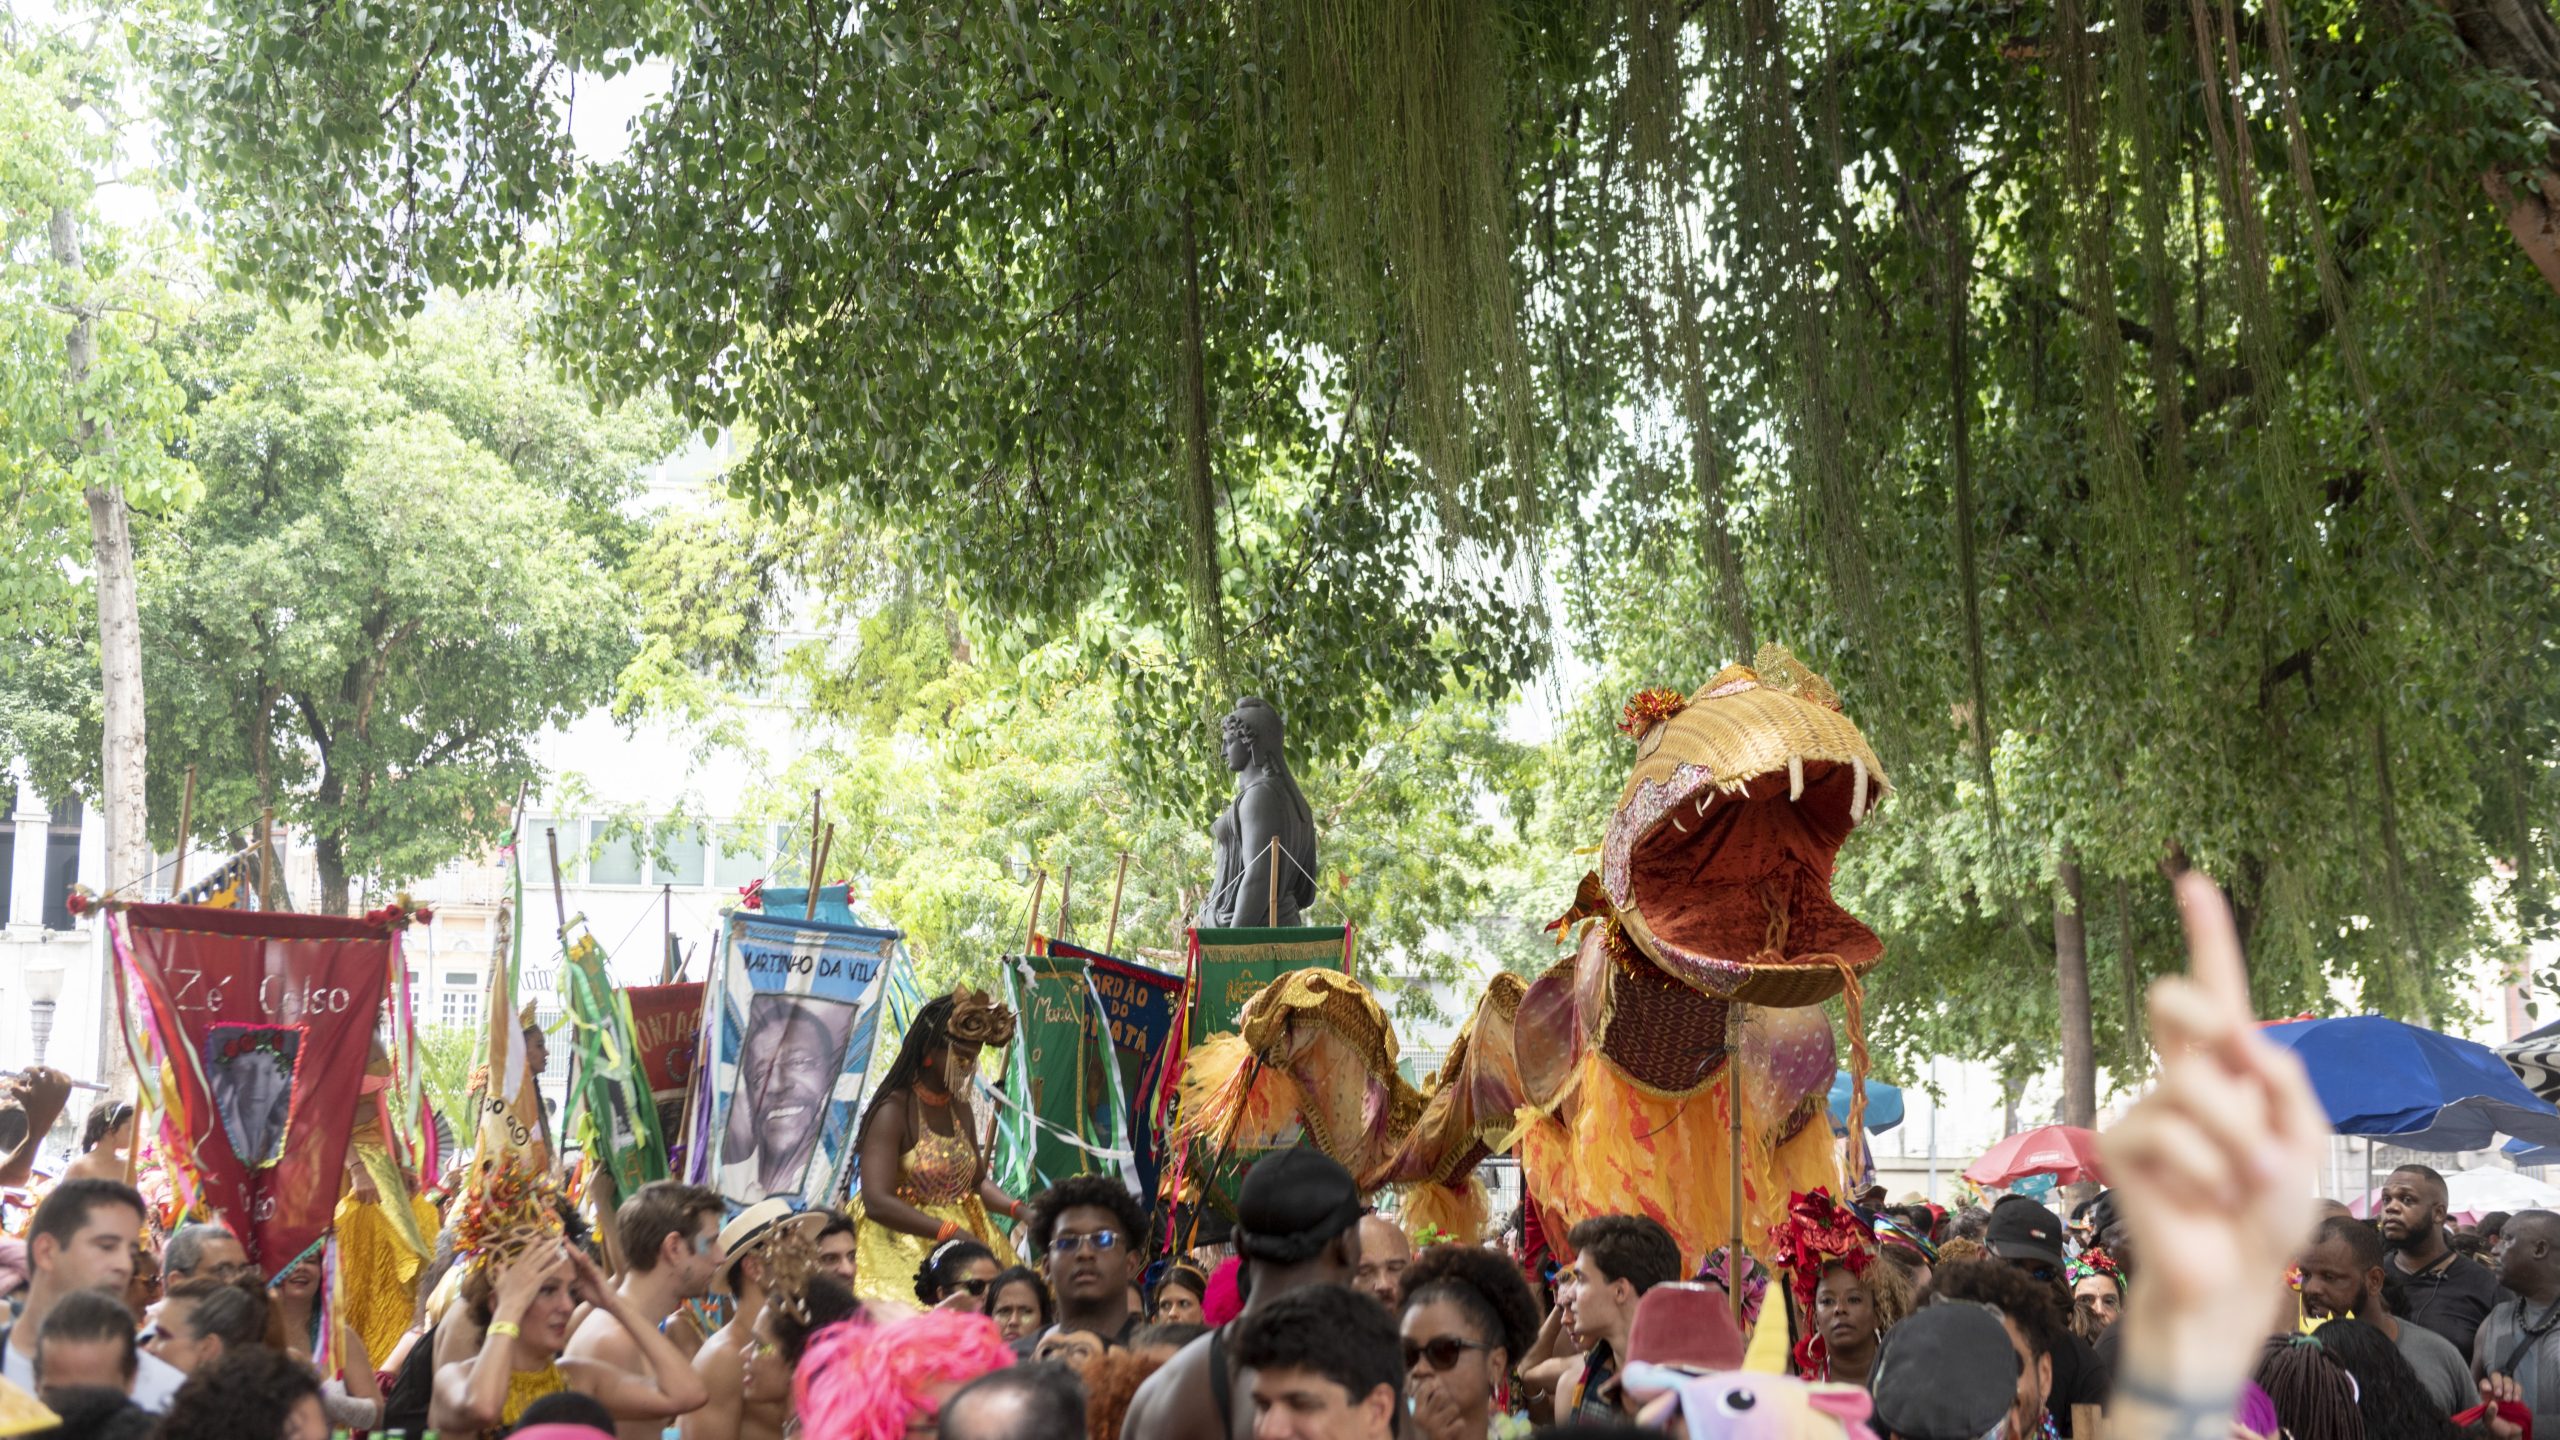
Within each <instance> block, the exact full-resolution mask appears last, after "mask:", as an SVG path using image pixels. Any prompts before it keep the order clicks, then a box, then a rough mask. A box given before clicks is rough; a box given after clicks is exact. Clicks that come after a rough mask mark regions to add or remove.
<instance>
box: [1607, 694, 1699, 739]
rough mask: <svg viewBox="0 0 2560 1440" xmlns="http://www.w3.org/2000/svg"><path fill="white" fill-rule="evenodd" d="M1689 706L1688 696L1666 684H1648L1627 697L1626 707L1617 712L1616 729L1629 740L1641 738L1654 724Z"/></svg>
mask: <svg viewBox="0 0 2560 1440" xmlns="http://www.w3.org/2000/svg"><path fill="white" fill-rule="evenodd" d="M1687 708H1689V697H1688V696H1686V695H1683V694H1681V693H1680V692H1679V691H1677V690H1674V689H1672V688H1671V687H1669V686H1667V685H1649V686H1647V687H1645V688H1644V689H1642V690H1639V691H1637V692H1636V693H1635V694H1633V695H1631V696H1629V697H1628V698H1627V703H1626V707H1625V708H1624V709H1622V710H1620V711H1619V712H1618V730H1619V733H1621V734H1623V735H1625V736H1626V737H1627V738H1628V739H1630V740H1642V739H1643V738H1644V737H1645V734H1646V732H1648V731H1650V730H1652V729H1653V727H1654V726H1656V725H1659V724H1661V723H1662V722H1663V721H1665V720H1668V719H1670V718H1671V717H1672V716H1674V715H1677V714H1679V713H1680V712H1681V711H1683V710H1685V709H1687Z"/></svg>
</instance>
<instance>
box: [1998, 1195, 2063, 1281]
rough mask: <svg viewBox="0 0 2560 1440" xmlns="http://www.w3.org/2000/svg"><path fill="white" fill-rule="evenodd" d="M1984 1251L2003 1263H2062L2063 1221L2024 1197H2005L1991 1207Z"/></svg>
mask: <svg viewBox="0 0 2560 1440" xmlns="http://www.w3.org/2000/svg"><path fill="white" fill-rule="evenodd" d="M1982 1244H1983V1247H1984V1248H1985V1249H1987V1250H1989V1251H1990V1252H1991V1253H1992V1254H1994V1255H1997V1256H1999V1257H2000V1258H2001V1259H2003V1260H2046V1261H2051V1262H2052V1263H2053V1264H2055V1265H2060V1264H2061V1263H2062V1221H2061V1220H2059V1219H2057V1218H2056V1217H2055V1216H2054V1213H2053V1212H2052V1211H2050V1210H2047V1209H2046V1208H2044V1207H2043V1206H2042V1205H2039V1204H2037V1203H2036V1202H2034V1201H2033V1200H2030V1199H2028V1198H2027V1197H2026V1196H2024V1195H2004V1196H2002V1197H2000V1203H1999V1204H1997V1205H1994V1206H1992V1207H1991V1224H1990V1225H1989V1227H1988V1228H1986V1229H1985V1230H1984V1231H1983V1232H1982Z"/></svg>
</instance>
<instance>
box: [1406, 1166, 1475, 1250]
mask: <svg viewBox="0 0 2560 1440" xmlns="http://www.w3.org/2000/svg"><path fill="white" fill-rule="evenodd" d="M1492 1219H1493V1202H1492V1199H1491V1198H1490V1197H1489V1196H1487V1195H1486V1194H1485V1188H1484V1180H1483V1178H1482V1177H1481V1176H1477V1175H1469V1176H1468V1177H1467V1181H1466V1183H1465V1184H1464V1185H1411V1186H1407V1187H1406V1188H1405V1192H1404V1233H1405V1234H1406V1235H1407V1236H1409V1237H1411V1238H1412V1240H1413V1243H1414V1244H1416V1245H1420V1244H1422V1243H1423V1238H1422V1237H1423V1236H1425V1235H1427V1234H1430V1233H1432V1232H1434V1231H1437V1232H1438V1238H1441V1239H1443V1240H1446V1241H1447V1242H1448V1243H1450V1244H1454V1245H1481V1244H1483V1243H1484V1232H1485V1227H1486V1225H1488V1224H1490V1223H1491V1221H1492Z"/></svg>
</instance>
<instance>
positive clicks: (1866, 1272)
mask: <svg viewBox="0 0 2560 1440" xmlns="http://www.w3.org/2000/svg"><path fill="white" fill-rule="evenodd" d="M1911 1299H1912V1286H1911V1276H1910V1272H1908V1271H1906V1270H1904V1269H1903V1268H1902V1267H1901V1266H1900V1265H1899V1264H1897V1263H1895V1262H1894V1261H1893V1260H1891V1259H1888V1258H1886V1257H1885V1256H1882V1255H1875V1256H1872V1257H1871V1258H1870V1259H1869V1260H1868V1262H1867V1265H1866V1268H1864V1269H1862V1270H1857V1271H1852V1270H1851V1269H1850V1268H1849V1267H1848V1265H1847V1264H1846V1263H1844V1262H1841V1261H1837V1260H1835V1261H1832V1262H1831V1263H1830V1264H1828V1265H1825V1266H1823V1267H1822V1279H1821V1281H1820V1283H1819V1284H1817V1285H1816V1286H1815V1287H1814V1291H1813V1325H1814V1331H1815V1333H1816V1334H1818V1335H1820V1336H1821V1337H1822V1344H1823V1350H1824V1352H1825V1355H1826V1356H1827V1358H1828V1360H1829V1362H1830V1363H1829V1372H1828V1373H1827V1374H1824V1375H1821V1376H1808V1377H1806V1378H1808V1379H1823V1380H1828V1381H1830V1382H1832V1383H1833V1384H1837V1385H1855V1386H1858V1387H1859V1388H1861V1389H1864V1388H1865V1387H1866V1384H1867V1375H1868V1372H1869V1371H1871V1370H1873V1369H1874V1368H1875V1363H1876V1351H1877V1350H1878V1349H1880V1348H1881V1347H1882V1346H1883V1344H1884V1334H1885V1332H1886V1331H1888V1330H1890V1329H1892V1328H1893V1327H1894V1326H1896V1325H1899V1324H1901V1323H1902V1320H1903V1317H1904V1316H1906V1315H1909V1314H1910V1313H1911Z"/></svg>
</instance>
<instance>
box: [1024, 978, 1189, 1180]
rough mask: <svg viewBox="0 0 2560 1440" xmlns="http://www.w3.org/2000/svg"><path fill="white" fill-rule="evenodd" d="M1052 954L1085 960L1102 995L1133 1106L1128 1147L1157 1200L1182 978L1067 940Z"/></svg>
mask: <svg viewBox="0 0 2560 1440" xmlns="http://www.w3.org/2000/svg"><path fill="white" fill-rule="evenodd" d="M1049 953H1050V954H1052V955H1058V956H1071V957H1074V958H1077V959H1081V960H1083V961H1084V962H1085V969H1086V973H1087V974H1089V975H1090V976H1091V977H1092V979H1093V989H1094V993H1095V994H1096V995H1097V996H1099V997H1101V1000H1102V1014H1103V1018H1104V1019H1105V1020H1106V1021H1108V1022H1109V1023H1110V1026H1111V1049H1112V1052H1113V1053H1114V1054H1115V1055H1116V1056H1117V1057H1118V1058H1119V1061H1120V1093H1121V1096H1122V1098H1123V1099H1124V1100H1125V1102H1126V1103H1127V1105H1128V1107H1129V1130H1128V1133H1129V1148H1130V1149H1131V1150H1132V1151H1134V1152H1136V1163H1137V1167H1138V1184H1139V1186H1140V1189H1139V1192H1138V1193H1140V1194H1141V1195H1144V1196H1146V1197H1147V1198H1148V1200H1149V1201H1150V1202H1152V1201H1153V1200H1154V1198H1155V1193H1156V1175H1157V1173H1158V1167H1160V1166H1161V1165H1162V1164H1163V1161H1164V1156H1163V1152H1162V1149H1161V1146H1160V1145H1159V1143H1158V1142H1159V1141H1161V1140H1162V1138H1163V1135H1162V1131H1161V1129H1160V1125H1159V1122H1160V1119H1161V1117H1160V1116H1159V1114H1158V1111H1159V1109H1160V1108H1161V1107H1160V1105H1159V1103H1158V1102H1159V1100H1160V1099H1161V1093H1160V1092H1161V1087H1162V1085H1163V1082H1164V1066H1165V1051H1166V1049H1167V1048H1168V1047H1169V1046H1170V1045H1171V1044H1172V1043H1173V1035H1174V1026H1175V1023H1176V1021H1177V1020H1178V1019H1179V1018H1180V1016H1181V1014H1182V977H1181V976H1179V975H1168V974H1166V973H1165V972H1164V971H1161V970H1151V969H1148V968H1147V967H1146V966H1144V965H1132V964H1130V963H1129V962H1128V961H1126V960H1122V959H1118V958H1116V957H1114V956H1110V955H1105V954H1103V953H1102V952H1101V951H1099V950H1087V949H1085V948H1084V947H1083V946H1081V945H1070V944H1068V943H1066V942H1065V941H1063V940H1052V941H1050V942H1049Z"/></svg>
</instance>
